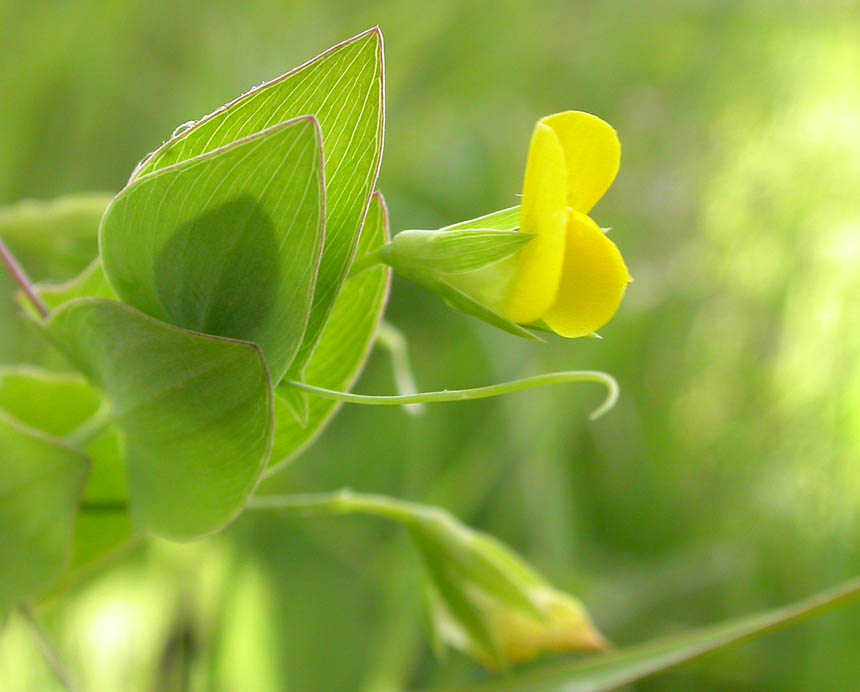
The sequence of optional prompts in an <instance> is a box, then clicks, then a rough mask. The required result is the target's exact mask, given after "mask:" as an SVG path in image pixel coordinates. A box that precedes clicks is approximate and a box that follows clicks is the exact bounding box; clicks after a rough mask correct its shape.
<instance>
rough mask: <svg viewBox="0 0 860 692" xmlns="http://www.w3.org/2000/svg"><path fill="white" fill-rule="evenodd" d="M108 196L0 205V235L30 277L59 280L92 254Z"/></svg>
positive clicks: (84, 262) (39, 279)
mask: <svg viewBox="0 0 860 692" xmlns="http://www.w3.org/2000/svg"><path fill="white" fill-rule="evenodd" d="M108 202H110V195H104V194H88V195H74V196H71V195H70V196H68V197H60V198H58V199H55V200H51V201H48V202H38V201H32V200H31V201H24V202H18V203H17V204H13V205H11V206H9V207H5V208H0V238H2V239H3V241H4V242H5V243H6V244H7V245H8V246H9V248H10V249H11V250H12V252H13V253H14V254H15V257H16V258H17V259H18V261H19V262H20V263H21V265H22V266H23V267H25V268H26V269H27V272H28V273H29V274H30V276H31V277H33V278H35V279H37V280H38V281H64V280H66V279H68V278H69V277H71V276H74V275H75V274H77V273H78V272H80V271H81V270H82V269H83V268H84V267H85V266H87V264H88V263H89V262H90V261H91V260H92V258H93V257H95V256H96V255H97V254H98V236H97V230H98V226H99V219H100V218H101V216H102V214H103V213H104V210H105V208H106V207H107V205H108Z"/></svg>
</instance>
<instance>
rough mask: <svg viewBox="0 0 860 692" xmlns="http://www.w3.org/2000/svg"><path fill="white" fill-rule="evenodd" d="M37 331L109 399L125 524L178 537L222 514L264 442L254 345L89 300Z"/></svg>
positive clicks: (228, 514) (201, 530)
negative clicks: (125, 490)
mask: <svg viewBox="0 0 860 692" xmlns="http://www.w3.org/2000/svg"><path fill="white" fill-rule="evenodd" d="M45 329H46V331H47V333H48V335H49V337H50V338H51V339H52V341H53V342H54V344H55V345H56V346H57V347H58V348H59V349H60V350H62V351H64V352H65V354H66V355H67V356H68V357H69V358H70V359H71V360H72V361H73V362H74V363H76V364H77V365H78V367H80V368H81V370H82V371H83V372H84V373H86V374H87V375H88V377H89V378H90V379H91V380H92V381H93V382H94V383H95V384H96V385H97V386H98V387H99V388H100V389H102V390H103V391H104V393H105V395H106V397H107V399H108V401H109V402H110V405H111V412H112V416H113V420H114V421H115V423H116V425H117V426H118V427H119V429H120V430H121V431H122V433H123V443H124V448H125V457H126V464H127V468H128V484H129V495H130V504H131V512H132V516H133V518H134V519H135V522H136V523H137V524H138V525H140V526H141V527H142V528H144V529H146V530H148V531H150V532H152V533H155V534H158V535H161V536H164V537H167V538H172V539H176V540H187V539H193V538H196V537H199V536H202V535H204V534H207V533H210V532H212V531H215V530H217V529H219V528H221V527H223V526H224V525H225V524H226V523H228V522H229V521H230V520H232V519H233V518H234V517H235V516H236V514H237V513H238V512H239V511H240V510H241V508H242V507H243V506H244V504H245V501H246V500H247V498H248V496H249V495H250V493H251V492H252V490H253V489H254V487H255V485H256V483H257V480H258V478H259V475H260V472H261V470H262V468H263V467H264V465H265V463H266V461H267V459H268V456H269V451H270V446H271V434H272V427H273V426H272V394H271V381H270V378H269V374H268V370H267V368H266V363H265V360H264V359H263V357H262V354H261V352H260V350H259V349H258V348H257V347H256V346H255V345H254V344H250V343H245V342H240V341H233V340H229V339H223V338H219V337H213V336H208V335H203V334H197V333H194V332H189V331H185V330H182V329H179V328H176V327H173V326H171V325H168V324H164V323H162V322H159V321H158V320H155V319H153V318H151V317H148V316H147V315H144V314H143V313H141V312H138V311H137V310H135V309H134V308H131V307H129V306H126V305H123V304H121V303H116V302H113V301H106V300H97V299H83V300H77V301H73V302H71V303H67V304H66V305H64V306H63V307H61V308H60V309H58V310H57V311H55V312H54V313H52V314H51V316H50V317H49V318H48V320H47V321H46V323H45Z"/></svg>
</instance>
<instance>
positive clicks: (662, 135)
mask: <svg viewBox="0 0 860 692" xmlns="http://www.w3.org/2000/svg"><path fill="white" fill-rule="evenodd" d="M374 24H379V25H380V26H381V27H382V30H383V33H384V35H385V42H386V62H387V101H388V105H387V135H386V146H385V157H384V161H383V169H382V177H381V180H380V189H382V190H383V192H384V193H385V195H386V197H387V200H388V203H389V207H390V211H391V216H392V225H393V229H394V230H395V231H396V230H400V229H404V228H436V227H439V226H441V225H444V224H447V223H451V222H454V221H458V220H461V219H465V218H470V217H473V216H477V215H479V214H482V213H486V212H489V211H493V210H496V209H499V208H502V207H506V206H510V205H512V204H515V203H516V197H515V193H517V192H518V190H519V186H520V184H521V176H522V170H523V162H524V157H525V151H526V146H527V144H528V137H529V134H530V130H531V127H532V125H533V123H534V121H535V120H536V119H537V118H538V117H540V116H542V115H545V114H547V113H552V112H555V111H559V110H564V109H568V108H574V109H581V110H586V111H590V112H593V113H595V114H597V115H599V116H601V117H603V118H604V119H606V120H607V121H609V122H610V123H612V124H613V125H614V126H615V127H616V128H617V129H618V131H619V133H620V136H621V141H622V145H623V148H624V154H623V159H622V166H621V172H620V175H619V177H618V180H617V181H616V183H615V185H614V186H613V188H612V189H611V190H610V192H609V193H608V194H607V196H606V197H605V198H604V200H603V201H601V202H600V204H599V205H598V206H597V208H596V209H595V211H594V213H593V216H594V217H595V218H596V220H597V221H598V222H599V223H600V224H601V225H602V226H611V227H612V228H613V230H612V237H613V238H614V240H615V241H616V243H618V245H619V246H620V247H621V249H622V251H623V253H624V255H625V257H626V259H627V262H628V265H629V266H630V269H631V272H632V274H633V276H634V277H635V283H634V284H632V286H631V287H630V290H629V291H628V297H627V299H626V300H625V302H624V304H623V306H622V309H621V311H620V313H619V314H618V315H617V316H616V318H615V319H614V321H613V322H612V323H611V324H609V325H608V326H607V327H606V328H604V329H603V330H602V335H603V337H604V338H603V340H601V341H597V340H579V341H564V340H561V339H555V338H553V339H552V340H551V341H550V343H548V344H547V345H545V346H536V345H534V344H531V343H525V342H520V341H518V340H516V339H515V338H513V337H509V336H507V335H505V334H502V333H500V332H499V333H497V332H495V331H493V330H492V328H490V327H487V326H485V325H483V324H481V323H478V322H476V321H474V320H470V319H469V318H467V317H466V316H464V315H461V314H459V313H455V312H453V311H451V310H449V309H448V308H446V307H445V306H444V304H442V303H441V301H439V300H438V299H437V298H435V297H434V296H432V295H429V294H427V293H425V292H424V291H422V290H421V289H419V288H417V287H414V286H412V285H409V284H407V283H406V282H403V281H399V280H395V283H394V286H393V294H392V298H391V302H390V307H389V311H388V318H389V319H390V320H391V321H392V322H393V323H394V324H396V325H398V326H399V327H401V328H402V329H403V330H404V331H405V332H406V334H407V335H408V337H409V338H410V342H411V347H412V358H413V363H414V366H415V369H416V373H417V379H418V383H419V386H420V387H421V388H422V389H441V388H444V387H458V386H471V385H480V384H487V383H490V382H494V381H497V380H501V379H511V378H514V377H518V376H524V375H528V374H534V373H538V372H542V371H545V370H549V369H570V368H595V369H598V368H599V369H604V370H607V371H609V372H611V373H613V374H614V375H615V376H616V377H617V378H618V380H619V382H620V384H621V387H622V398H621V401H620V403H619V405H618V407H617V408H616V409H615V410H614V411H613V412H612V413H611V414H609V415H608V416H606V417H605V418H603V419H601V420H599V421H597V422H595V423H590V422H588V421H587V417H586V415H587V412H588V411H589V410H590V409H591V407H593V406H594V405H595V403H596V402H597V401H598V400H599V397H600V396H601V394H602V393H601V392H599V391H597V390H596V388H595V389H594V390H592V389H590V388H589V387H588V386H581V387H568V388H556V389H552V390H544V391H532V392H528V393H522V394H518V395H515V396H511V397H509V398H508V399H505V400H493V401H483V402H473V403H464V404H449V405H440V406H437V407H434V408H430V409H428V411H427V412H426V415H424V416H423V417H421V418H413V417H410V416H408V415H406V414H404V413H403V412H402V411H400V410H395V409H375V408H367V409H360V408H347V409H344V410H342V412H341V414H340V415H339V416H338V418H337V419H336V420H335V422H334V423H333V424H332V425H331V427H330V428H329V429H328V431H327V433H326V435H325V436H324V437H323V438H322V439H321V440H320V441H318V442H317V443H316V444H315V445H314V446H313V447H312V448H311V449H310V450H309V451H308V452H307V453H305V454H304V455H303V456H302V457H301V458H300V459H299V460H298V461H296V462H295V463H293V464H292V465H291V466H290V467H288V468H287V469H286V470H285V471H283V472H282V473H280V474H279V475H277V476H275V477H273V478H272V479H270V480H269V481H267V483H266V487H267V489H268V490H281V491H294V490H309V489H331V488H337V487H341V486H350V487H352V488H355V489H358V490H369V491H378V492H386V493H391V494H395V495H398V496H403V497H407V498H410V499H414V500H417V501H422V502H432V503H436V504H439V505H441V506H443V507H445V508H448V509H450V510H451V511H452V512H454V513H455V514H456V515H457V516H458V517H460V518H461V519H463V520H464V521H466V522H467V523H470V524H471V525H473V526H476V527H478V528H481V529H483V530H486V531H488V532H490V533H492V534H494V535H495V536H498V537H499V538H501V539H503V540H504V541H506V542H508V543H509V544H510V545H511V546H512V547H514V548H515V549H516V550H518V551H520V552H521V553H522V554H523V555H524V556H526V557H527V558H528V559H529V560H531V561H532V562H533V563H534V564H535V565H536V566H537V567H538V568H539V569H540V570H542V571H543V573H544V574H546V575H547V576H548V577H549V578H550V580H551V581H553V583H554V584H556V585H557V586H559V587H562V588H565V589H567V590H570V591H572V592H574V593H577V594H579V595H581V596H582V597H583V599H584V600H585V601H586V603H587V604H588V605H589V607H590V608H591V610H592V612H593V614H594V616H595V619H596V620H597V622H598V623H599V625H600V627H601V628H602V630H603V631H604V632H605V633H606V634H607V635H608V636H609V638H611V639H612V640H613V641H614V642H615V643H616V644H621V645H623V644H628V643H633V642H637V641H640V640H643V639H646V638H650V637H654V636H658V635H661V634H666V633H670V632H674V631H678V630H680V629H683V628H686V627H690V626H694V625H700V624H705V623H709V622H713V621H717V620H721V619H724V618H727V617H731V616H734V615H739V614H743V613H746V612H748V611H753V610H757V609H761V608H763V607H767V606H771V605H776V604H780V603H783V602H787V601H790V600H793V599H795V598H799V597H802V596H804V595H807V594H809V593H812V592H814V591H815V590H817V589H820V588H823V587H825V586H828V585H831V584H833V583H836V582H838V581H840V580H844V579H846V578H848V577H851V576H854V575H856V574H858V573H860V322H858V317H860V314H858V305H860V269H858V267H860V207H858V190H860V128H858V121H860V48H858V46H860V5H858V3H856V2H850V1H846V2H838V1H836V0H829V1H825V0H819V1H815V2H813V0H808V1H807V2H801V1H799V0H798V1H795V2H790V1H789V2H781V1H778V0H773V1H772V2H766V1H764V0H754V1H750V2H743V3H731V2H710V3H709V2H705V1H692V0H691V1H690V2H681V1H680V0H679V1H677V2H673V1H671V0H662V1H659V2H638V1H636V0H625V1H619V2H601V3H597V2H571V1H569V0H557V1H555V2H511V1H509V0H496V1H495V2H468V1H465V0H460V1H459V2H458V1H455V0H436V1H435V2H433V3H427V2H411V1H410V2H406V1H403V0H386V1H378V2H370V1H368V2H364V3H356V2H350V1H349V0H318V1H317V2H312V3H295V2H288V1H287V0H282V1H281V2H275V1H273V0H253V1H248V2H234V1H229V2H228V1H226V0H210V1H209V2H206V3H203V2H197V3H187V2H177V1H171V2H168V1H167V0H126V1H124V2H119V1H117V0H57V1H54V2H51V1H48V0H30V1H28V2H24V1H23V0H2V1H0V26H2V27H3V40H2V41H0V93H2V100H0V203H3V204H5V203H11V202H13V201H16V200H18V199H21V198H39V199H47V198H51V197H54V196H57V195H61V194H65V193H70V192H82V191H93V190H104V191H116V190H118V189H119V188H120V187H121V186H122V185H123V184H124V182H125V180H126V179H127V177H128V175H129V173H130V172H131V169H132V168H133V167H134V165H135V163H136V162H137V161H138V160H139V159H140V158H142V157H143V156H144V155H145V154H146V153H147V152H149V151H151V150H152V149H154V148H155V147H156V146H157V145H158V144H160V143H161V142H162V141H163V140H164V139H165V138H166V137H167V136H168V135H169V134H170V132H171V131H172V130H173V128H174V127H175V126H176V125H178V124H180V123H183V122H185V121H187V120H191V119H195V118H198V117H200V116H201V115H203V114H205V113H207V112H209V111H211V110H213V109H214V108H216V107H217V106H219V105H220V104H222V103H224V102H226V101H228V100H230V99H232V98H233V97H234V96H236V95H238V94H240V93H242V92H243V91H245V90H247V88H249V87H250V86H251V85H253V84H257V83H259V82H260V81H261V80H262V79H269V78H272V77H275V76H277V75H278V74H280V73H282V72H284V71H286V70H287V69H289V68H291V67H292V66H294V65H297V64H299V63H301V62H304V61H305V60H307V59H309V58H310V57H312V56H314V55H316V54H317V53H319V52H321V51H322V50H324V49H325V48H327V47H328V46H330V45H332V44H334V43H336V42H338V41H340V40H342V39H344V38H347V37H349V36H351V35H353V34H355V33H358V32H359V31H361V30H363V29H365V28H367V27H369V26H372V25H374ZM54 278H61V277H54ZM0 286H2V290H3V295H2V296H0V301H2V303H0V316H2V318H3V321H2V322H0V329H2V332H0V359H2V360H5V361H7V362H17V361H25V362H26V361H33V360H38V359H39V358H41V355H39V353H38V351H37V349H35V347H34V346H32V344H31V343H30V342H29V341H27V340H26V339H25V337H24V336H22V335H20V334H19V333H18V332H17V331H16V328H14V327H13V326H11V324H10V322H9V319H10V314H12V313H13V312H14V311H13V309H12V308H11V306H10V303H9V299H8V295H9V294H10V292H11V287H10V285H9V283H8V280H3V283H2V284H0ZM392 389H393V379H392V375H391V372H390V366H389V362H388V360H387V358H386V357H385V355H384V354H382V353H376V354H375V355H374V356H373V357H372V358H371V361H370V363H369V366H368V369H367V371H366V373H365V375H364V377H363V379H362V380H361V382H360V383H359V387H358V391H362V392H374V393H376V392H386V391H391V390H392ZM45 622H46V624H47V627H48V629H49V631H50V633H51V634H52V635H53V636H54V637H55V639H56V640H57V642H58V646H59V648H60V651H61V652H62V653H63V655H64V657H65V658H66V660H67V662H68V664H69V666H70V667H71V668H72V669H73V670H74V671H75V672H76V674H77V675H78V677H79V678H80V679H81V681H82V682H84V683H86V689H89V690H94V691H101V690H107V691H115V690H181V689H189V690H201V691H202V690H207V691H208V690H216V691H233V690H236V691H241V692H245V691H256V690H261V691H262V690H300V691H306V690H324V691H336V690H359V691H361V692H384V691H392V690H399V689H403V688H407V687H416V686H422V685H432V684H441V683H450V682H455V681H461V680H468V679H480V678H481V677H482V672H481V671H480V669H479V668H478V667H477V666H476V665H474V664H472V663H471V662H469V661H468V660H466V659H465V658H464V657H461V656H460V655H458V654H452V655H451V656H449V657H448V658H447V659H446V660H443V661H437V660H436V659H435V658H434V657H433V654H432V653H431V651H430V647H429V645H428V642H427V633H426V628H425V626H424V621H423V613H422V596H421V572H420V566H419V564H418V561H417V558H416V556H415V554H414V553H413V552H412V549H411V548H410V546H409V544H408V542H407V541H406V539H405V538H404V536H403V534H402V533H401V532H399V531H398V530H397V529H396V528H395V527H391V526H387V525H383V524H380V523H378V522H375V521H373V520H370V519H352V518H348V519H347V518H331V519H309V520H306V521H301V522H300V521H297V520H290V521H287V520H279V519H278V518H277V517H276V516H275V515H274V514H265V515H262V514H261V515H256V516H246V517H244V518H242V519H240V520H239V521H238V522H236V524H234V525H233V526H232V527H231V528H230V529H229V530H227V531H226V532H225V533H224V534H223V535H221V536H218V537H216V538H213V539H210V540H207V541H204V542H202V543H199V544H194V545H188V546H178V547H177V546H171V545H168V544H165V543H152V544H148V545H146V546H143V547H142V548H139V549H138V550H136V551H134V552H133V553H131V554H130V555H128V556H127V557H126V558H125V559H123V560H122V561H121V562H119V563H118V564H117V565H116V566H115V567H113V568H112V569H111V570H110V571H108V572H106V573H103V574H101V575H99V576H97V577H95V578H93V579H92V580H90V581H88V582H87V583H85V584H83V585H82V586H81V587H80V588H78V589H76V590H75V591H74V592H73V593H72V594H71V595H69V596H68V597H67V598H65V599H64V600H62V601H60V602H59V603H57V604H55V606H54V607H52V608H50V609H49V610H48V611H47V612H46V614H45ZM858 651H860V617H858V611H857V609H856V608H854V609H850V608H849V609H847V610H845V611H844V612H835V613H832V614H829V615H826V616H824V617H821V618H818V619H816V620H814V621H811V622H808V623H806V624H803V625H801V626H798V627H796V628H794V629H791V630H789V631H786V632H783V633H780V634H777V635H772V636H769V637H767V638H766V639H764V640H761V641H757V642H753V643H748V644H744V645H742V646H740V647H737V648H734V649H732V650H731V651H727V652H724V653H720V654H718V655H714V656H712V657H710V658H708V659H706V660H703V661H701V662H696V663H693V664H690V665H686V666H685V667H683V668H681V669H679V670H678V671H676V672H672V673H670V674H667V675H665V676H663V677H660V678H657V679H654V680H653V681H650V682H647V683H643V684H641V685H639V686H638V687H637V688H636V689H639V690H672V691H674V690H677V691H679V692H680V691H682V690H684V691H686V690H692V689H695V690H715V691H716V690H723V691H724V690H756V691H758V690H762V691H764V690H774V691H777V690H779V691H783V690H816V691H818V690H837V691H842V690H845V691H852V690H857V689H860V653H858ZM53 684H55V683H54V682H53V681H52V678H51V676H50V674H49V673H48V672H47V670H46V668H45V666H44V663H42V660H41V658H40V656H39V654H38V652H37V650H36V649H35V647H34V646H33V644H32V642H31V640H30V639H29V637H28V636H27V633H26V632H25V631H23V629H22V628H21V626H20V623H17V622H15V621H13V622H11V624H10V626H9V628H8V629H7V631H6V633H5V634H4V635H3V637H2V639H0V689H2V690H4V691H9V692H17V691H18V690H25V691H29V690H51V689H53V687H52V685H53Z"/></svg>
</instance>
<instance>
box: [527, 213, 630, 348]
mask: <svg viewBox="0 0 860 692" xmlns="http://www.w3.org/2000/svg"><path fill="white" fill-rule="evenodd" d="M630 281H632V279H631V278H630V273H629V272H628V271H627V266H626V265H625V264H624V258H623V257H622V256H621V252H620V251H619V250H618V248H617V247H616V245H615V243H613V242H612V241H611V240H610V239H609V238H608V237H607V236H606V234H605V233H604V232H603V231H602V230H600V228H599V227H598V226H597V224H596V223H594V221H593V220H592V219H591V218H589V217H588V216H586V215H585V214H581V213H579V212H577V211H571V212H570V217H569V220H568V224H567V247H566V248H565V251H564V269H563V270H562V274H561V283H560V285H559V288H558V295H557V297H556V301H555V303H554V304H553V306H552V307H551V308H550V309H549V310H548V311H547V312H546V314H545V315H544V316H543V319H544V321H545V322H546V323H547V324H548V325H549V326H550V327H551V328H552V330H553V331H554V332H556V333H557V334H560V335H561V336H565V337H568V338H575V337H579V336H587V335H589V334H591V333H592V332H594V331H595V330H597V329H599V328H600V327H602V326H603V325H604V324H606V323H607V322H609V320H610V319H612V316H613V315H614V314H615V312H616V311H617V310H618V306H619V305H620V304H621V299H622V298H623V297H624V292H625V291H626V290H627V284H628V282H630Z"/></svg>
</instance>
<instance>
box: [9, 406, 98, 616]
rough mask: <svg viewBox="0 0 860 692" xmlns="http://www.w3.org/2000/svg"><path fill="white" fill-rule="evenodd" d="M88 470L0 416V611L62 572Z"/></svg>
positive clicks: (53, 443) (69, 453)
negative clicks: (0, 538) (1, 529)
mask: <svg viewBox="0 0 860 692" xmlns="http://www.w3.org/2000/svg"><path fill="white" fill-rule="evenodd" d="M87 469H88V464H87V459H86V457H85V456H84V455H83V454H80V453H78V452H76V451H75V450H73V449H71V448H70V447H68V446H66V445H64V444H63V443H62V442H61V441H60V440H58V439H56V438H52V437H49V436H47V435H44V434H42V433H40V432H38V431H36V430H34V429H31V428H28V427H26V426H24V425H22V424H21V423H19V422H17V421H15V420H14V419H12V418H10V417H8V416H7V415H6V414H4V413H0V526H2V527H3V532H2V540H0V609H2V608H3V607H4V606H5V605H9V604H13V603H16V602H18V601H21V600H24V599H28V598H31V597H33V596H35V595H37V594H38V593H40V592H41V591H42V590H44V589H45V588H46V587H47V586H49V585H50V584H51V582H52V581H54V580H55V579H56V578H57V577H58V576H59V574H60V572H61V571H62V570H63V567H64V566H65V564H66V561H67V560H68V557H69V552H70V550H71V540H72V525H73V522H74V517H75V513H76V511H77V506H78V501H79V499H80V495H81V490H82V489H83V486H84V483H85V482H86V477H87Z"/></svg>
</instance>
